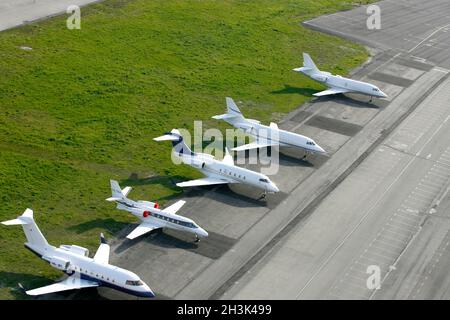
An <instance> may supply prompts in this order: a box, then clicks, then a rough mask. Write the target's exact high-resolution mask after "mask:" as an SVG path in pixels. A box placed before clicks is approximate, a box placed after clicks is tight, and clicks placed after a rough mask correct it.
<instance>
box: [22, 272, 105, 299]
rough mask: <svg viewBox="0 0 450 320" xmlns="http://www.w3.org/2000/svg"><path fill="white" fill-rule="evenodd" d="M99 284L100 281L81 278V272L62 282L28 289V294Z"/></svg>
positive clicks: (36, 294) (34, 294)
mask: <svg viewBox="0 0 450 320" xmlns="http://www.w3.org/2000/svg"><path fill="white" fill-rule="evenodd" d="M77 275H78V276H77ZM98 286H99V283H98V282H95V281H88V280H84V279H81V278H80V277H79V274H78V273H76V274H75V275H73V276H70V277H68V278H67V279H64V280H63V281H61V282H58V283H54V284H51V285H49V286H45V287H41V288H37V289H33V290H28V291H26V294H28V295H30V296H38V295H41V294H47V293H53V292H61V291H66V290H73V289H82V288H90V287H98Z"/></svg>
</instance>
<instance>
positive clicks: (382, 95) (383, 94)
mask: <svg viewBox="0 0 450 320" xmlns="http://www.w3.org/2000/svg"><path fill="white" fill-rule="evenodd" d="M380 94H381V97H382V98H387V94H386V93H384V92H383V91H381V90H380Z"/></svg>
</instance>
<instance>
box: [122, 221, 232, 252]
mask: <svg viewBox="0 0 450 320" xmlns="http://www.w3.org/2000/svg"><path fill="white" fill-rule="evenodd" d="M136 226H137V225H131V226H130V228H126V229H127V230H126V232H128V231H131V230H132V229H133V228H134V227H136ZM126 232H123V234H122V237H119V239H120V241H121V242H120V244H119V245H118V246H117V247H116V248H115V249H114V252H115V253H118V254H120V253H122V252H124V251H126V250H128V249H131V248H133V247H134V246H136V245H138V244H141V245H142V242H145V244H150V245H153V246H156V247H160V248H167V249H173V248H176V249H183V250H188V251H191V252H194V253H197V254H200V255H202V256H205V257H208V258H211V259H218V258H220V257H221V256H222V255H223V254H224V253H225V252H226V251H228V250H229V249H230V248H231V247H232V246H233V245H234V244H235V243H236V239H233V238H229V237H226V236H224V235H221V234H217V233H214V232H210V233H209V236H208V238H205V239H202V240H200V242H194V237H193V236H192V235H191V234H188V233H185V232H180V231H175V230H170V229H164V230H162V229H158V230H154V231H152V232H150V233H148V234H146V235H143V236H142V237H139V238H136V239H134V240H129V239H126V238H125V236H124V235H125V234H126Z"/></svg>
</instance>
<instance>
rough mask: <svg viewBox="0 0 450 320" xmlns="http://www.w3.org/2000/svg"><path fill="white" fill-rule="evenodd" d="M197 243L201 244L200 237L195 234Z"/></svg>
mask: <svg viewBox="0 0 450 320" xmlns="http://www.w3.org/2000/svg"><path fill="white" fill-rule="evenodd" d="M194 242H195V243H198V242H200V238H199V237H198V235H197V234H195V241H194Z"/></svg>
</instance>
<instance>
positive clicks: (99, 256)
mask: <svg viewBox="0 0 450 320" xmlns="http://www.w3.org/2000/svg"><path fill="white" fill-rule="evenodd" d="M109 251H110V247H109V244H108V243H107V242H106V240H105V237H104V236H103V233H102V234H101V235H100V246H99V247H98V249H97V252H96V253H95V256H94V260H95V261H96V262H99V263H103V264H108V263H109Z"/></svg>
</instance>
